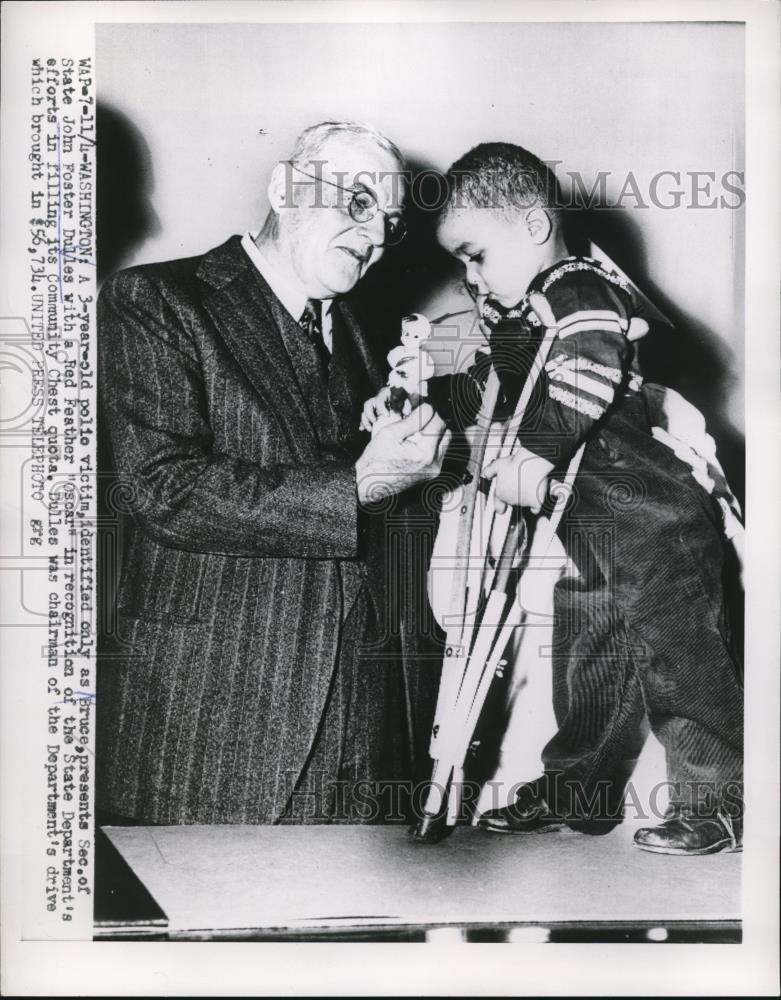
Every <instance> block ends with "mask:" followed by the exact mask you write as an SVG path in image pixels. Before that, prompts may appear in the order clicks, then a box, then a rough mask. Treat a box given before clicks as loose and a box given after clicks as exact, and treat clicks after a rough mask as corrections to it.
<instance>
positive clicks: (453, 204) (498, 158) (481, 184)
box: [440, 142, 561, 219]
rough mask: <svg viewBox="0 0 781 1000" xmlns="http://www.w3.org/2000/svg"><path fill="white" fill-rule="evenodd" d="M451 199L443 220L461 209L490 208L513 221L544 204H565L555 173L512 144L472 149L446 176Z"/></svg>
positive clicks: (489, 144) (486, 144)
mask: <svg viewBox="0 0 781 1000" xmlns="http://www.w3.org/2000/svg"><path fill="white" fill-rule="evenodd" d="M446 180H447V198H446V200H445V202H444V204H443V205H442V208H441V209H440V219H443V218H444V217H445V216H446V215H448V214H449V213H450V212H453V211H455V210H457V209H459V208H488V209H492V210H494V211H496V212H500V213H501V214H502V215H505V216H507V217H509V218H513V217H514V216H516V215H517V214H518V213H519V212H522V211H525V210H526V209H529V208H532V207H533V206H534V205H542V206H543V207H544V208H547V209H548V210H549V211H551V212H553V211H555V210H556V208H557V206H558V205H560V204H561V197H560V189H559V182H558V181H557V180H556V175H555V173H554V172H553V171H552V170H551V168H550V167H549V166H547V165H546V164H545V163H543V162H542V160H540V159H539V157H537V156H535V155H534V153H530V152H529V151H528V150H526V149H523V147H522V146H515V145H513V144H512V143H510V142H483V143H481V144H480V145H479V146H475V147H474V149H470V150H469V152H468V153H465V154H464V155H463V156H462V157H460V159H458V160H456V162H455V163H454V164H453V165H452V166H451V167H450V169H449V170H448V172H447V174H446Z"/></svg>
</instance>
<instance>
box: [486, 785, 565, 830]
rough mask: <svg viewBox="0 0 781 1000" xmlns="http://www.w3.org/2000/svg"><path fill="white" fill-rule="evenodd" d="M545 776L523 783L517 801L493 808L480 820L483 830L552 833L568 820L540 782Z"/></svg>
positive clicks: (516, 797)
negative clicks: (547, 795) (551, 805)
mask: <svg viewBox="0 0 781 1000" xmlns="http://www.w3.org/2000/svg"><path fill="white" fill-rule="evenodd" d="M542 781H544V779H542V778H540V779H538V780H537V781H530V782H528V783H527V784H525V785H522V786H521V787H520V789H519V790H518V792H517V793H516V796H515V802H514V803H513V804H512V805H511V806H505V807H504V808H503V809H491V810H490V811H489V812H486V813H483V815H482V816H481V817H480V819H479V820H478V821H477V825H478V827H480V829H481V830H488V831H490V832H491V833H548V832H549V831H553V830H560V829H561V828H562V827H563V826H564V825H565V824H564V820H563V818H562V817H561V816H559V815H557V814H556V813H555V812H554V811H553V809H551V807H550V806H549V805H548V803H547V801H546V800H545V796H544V795H543V794H542V791H541V789H540V785H541V783H542Z"/></svg>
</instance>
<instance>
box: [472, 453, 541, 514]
mask: <svg viewBox="0 0 781 1000" xmlns="http://www.w3.org/2000/svg"><path fill="white" fill-rule="evenodd" d="M552 469H553V465H552V463H551V462H549V461H548V460H547V459H546V458H541V457H540V456H539V455H535V454H534V452H532V451H529V450H528V449H527V448H519V449H518V450H517V451H516V452H515V453H514V454H513V455H509V456H508V457H507V458H496V459H494V461H493V462H489V463H488V465H486V467H485V469H484V470H483V475H484V476H485V477H486V479H495V480H496V486H495V489H494V506H495V507H496V510H497V513H499V514H502V513H503V512H504V511H505V510H506V509H507V505H508V504H511V505H512V506H514V507H529V508H530V509H531V510H532V511H533V512H534V513H535V514H538V513H539V512H540V508H541V507H542V504H543V502H544V500H545V497H546V496H547V493H548V475H549V473H550V471H551V470H552Z"/></svg>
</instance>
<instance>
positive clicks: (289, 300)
mask: <svg viewBox="0 0 781 1000" xmlns="http://www.w3.org/2000/svg"><path fill="white" fill-rule="evenodd" d="M257 236H258V233H257V232H255V233H253V232H248V233H245V234H244V236H242V238H241V245H242V246H243V247H244V250H245V251H246V253H247V256H248V257H249V259H250V260H251V261H252V263H253V264H254V265H255V267H256V268H257V269H258V271H260V273H261V274H262V275H263V277H264V278H265V280H266V282H267V284H268V286H269V288H270V289H271V291H272V292H273V293H274V294H275V295H276V297H277V298H278V299H279V301H280V302H281V303H282V305H283V306H284V307H285V309H287V311H288V312H289V313H290V315H291V316H292V317H293V319H294V320H295V321H296V323H298V321H299V320H300V319H301V315H302V313H303V312H304V306H305V305H306V303H307V300H308V296H307V294H306V292H305V291H304V287H303V285H301V283H300V282H299V281H297V280H296V278H295V276H294V275H292V274H290V273H289V272H286V271H283V270H282V269H281V268H279V267H277V266H275V264H274V262H273V261H271V260H269V258H268V257H267V256H266V255H265V254H264V253H263V252H262V251H261V250H259V249H258V247H257V245H256V243H255V240H256V239H257ZM320 304H321V306H322V322H321V327H322V333H323V342H324V343H325V346H326V347H327V348H328V350H329V352H330V353H331V354H333V323H332V318H331V299H322V300H321V303H320Z"/></svg>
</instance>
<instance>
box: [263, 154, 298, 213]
mask: <svg viewBox="0 0 781 1000" xmlns="http://www.w3.org/2000/svg"><path fill="white" fill-rule="evenodd" d="M291 172H292V167H291V165H290V164H289V163H282V162H280V163H277V165H276V166H275V167H274V169H273V170H272V171H271V178H270V179H269V182H268V189H267V193H268V201H269V205H271V209H272V211H274V212H276V213H277V215H279V214H280V212H282V211H284V210H285V209H286V208H293V207H294V205H295V200H294V198H293V191H294V190H295V188H294V185H293V181H292V177H291Z"/></svg>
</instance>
